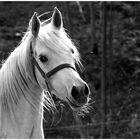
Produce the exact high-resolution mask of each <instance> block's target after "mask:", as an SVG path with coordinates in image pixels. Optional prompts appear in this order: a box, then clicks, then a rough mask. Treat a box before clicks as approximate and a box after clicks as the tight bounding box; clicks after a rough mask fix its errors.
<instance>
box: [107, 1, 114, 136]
mask: <svg viewBox="0 0 140 140" xmlns="http://www.w3.org/2000/svg"><path fill="white" fill-rule="evenodd" d="M111 4H112V3H111V2H110V12H109V16H110V24H109V62H108V63H109V67H108V74H109V75H108V76H109V99H108V100H109V102H108V106H109V126H108V127H109V133H110V137H112V123H111V122H112V111H113V110H112V109H113V108H112V103H113V102H112V91H113V87H112V86H113V85H112V59H113V57H112V55H113V48H112V40H113V19H112V18H113V14H112V5H111Z"/></svg>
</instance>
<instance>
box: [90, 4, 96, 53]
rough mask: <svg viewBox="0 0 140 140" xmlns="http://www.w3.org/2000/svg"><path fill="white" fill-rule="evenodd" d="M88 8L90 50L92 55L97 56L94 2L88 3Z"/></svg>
mask: <svg viewBox="0 0 140 140" xmlns="http://www.w3.org/2000/svg"><path fill="white" fill-rule="evenodd" d="M89 6H90V25H91V40H92V42H91V44H92V48H91V50H90V52H91V53H93V54H95V55H96V54H97V53H98V48H97V42H96V31H95V28H96V20H95V15H96V6H95V2H90V3H89Z"/></svg>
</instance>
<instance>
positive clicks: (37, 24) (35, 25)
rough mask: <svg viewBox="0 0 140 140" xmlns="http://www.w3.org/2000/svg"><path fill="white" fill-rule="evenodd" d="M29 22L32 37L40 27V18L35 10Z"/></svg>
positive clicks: (35, 35)
mask: <svg viewBox="0 0 140 140" xmlns="http://www.w3.org/2000/svg"><path fill="white" fill-rule="evenodd" d="M30 24H31V32H32V35H33V36H34V37H37V35H38V32H39V29H40V20H39V18H38V17H37V13H36V12H34V14H33V16H32V18H31V23H30Z"/></svg>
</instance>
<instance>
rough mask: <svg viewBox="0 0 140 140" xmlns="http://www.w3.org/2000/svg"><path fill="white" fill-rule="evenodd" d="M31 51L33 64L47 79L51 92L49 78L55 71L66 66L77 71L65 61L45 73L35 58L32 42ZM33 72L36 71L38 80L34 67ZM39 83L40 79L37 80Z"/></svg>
mask: <svg viewBox="0 0 140 140" xmlns="http://www.w3.org/2000/svg"><path fill="white" fill-rule="evenodd" d="M30 45H31V46H30V53H31V56H32V64H33V67H36V68H37V69H38V70H39V72H40V74H41V75H42V77H43V78H44V79H45V83H46V85H47V87H48V90H49V92H50V93H51V91H50V88H49V79H50V77H51V76H52V75H54V74H55V73H57V72H58V71H60V70H62V69H64V68H71V69H73V70H75V71H76V69H75V68H74V67H73V66H72V65H71V64H68V63H64V64H61V65H58V66H57V67H55V68H54V69H52V70H51V71H49V72H48V73H45V72H44V71H43V70H42V69H41V68H40V66H39V64H38V63H37V61H36V59H35V58H34V56H33V50H32V44H30ZM33 72H34V76H35V79H36V81H37V78H36V74H35V69H34V68H33ZM37 83H38V81H37Z"/></svg>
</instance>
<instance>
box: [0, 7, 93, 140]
mask: <svg viewBox="0 0 140 140" xmlns="http://www.w3.org/2000/svg"><path fill="white" fill-rule="evenodd" d="M75 63H78V64H79V63H80V61H79V54H78V51H77V49H76V47H75V46H74V44H73V43H72V41H71V40H70V39H69V38H68V36H67V34H66V33H65V31H64V28H63V21H62V15H61V13H60V11H59V10H58V9H57V8H55V9H54V12H53V14H52V17H51V19H50V20H46V21H44V22H41V21H40V19H39V17H38V16H37V14H36V13H34V14H33V16H32V18H31V20H30V23H29V27H28V31H27V32H26V34H25V36H24V37H23V39H22V41H21V43H20V45H19V46H18V47H17V48H16V49H15V50H14V51H13V52H12V53H11V55H10V56H9V57H8V59H7V60H6V62H5V63H4V64H3V66H2V68H1V70H0V138H44V134H43V127H42V123H43V105H44V104H43V103H44V102H45V101H46V106H54V104H53V100H52V97H51V94H54V95H55V96H57V97H58V98H59V99H61V100H63V101H66V102H67V103H68V104H69V105H70V106H71V108H72V109H73V110H75V111H78V110H80V109H82V108H83V107H84V106H85V105H86V104H87V103H88V100H89V93H90V92H89V88H88V85H87V84H86V82H85V81H83V80H82V79H81V78H80V76H79V74H78V73H77V71H76V68H75ZM43 91H48V92H47V94H44V92H43Z"/></svg>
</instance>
